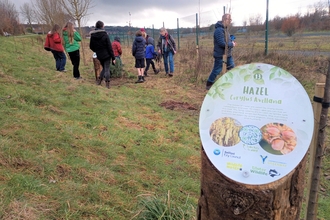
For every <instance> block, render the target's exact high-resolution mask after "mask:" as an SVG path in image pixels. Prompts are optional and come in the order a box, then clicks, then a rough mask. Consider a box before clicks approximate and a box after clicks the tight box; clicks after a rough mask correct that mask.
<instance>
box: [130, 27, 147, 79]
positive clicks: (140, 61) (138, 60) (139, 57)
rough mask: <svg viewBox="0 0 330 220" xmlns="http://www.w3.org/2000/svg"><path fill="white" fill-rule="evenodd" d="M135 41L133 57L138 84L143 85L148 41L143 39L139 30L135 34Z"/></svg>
mask: <svg viewBox="0 0 330 220" xmlns="http://www.w3.org/2000/svg"><path fill="white" fill-rule="evenodd" d="M135 36H136V37H135V39H134V42H133V46H132V55H133V56H134V57H135V68H136V69H137V71H138V80H137V81H136V83H142V82H144V81H145V79H144V75H143V74H144V67H145V45H146V40H145V39H144V37H142V32H141V31H140V30H138V31H137V32H136V34H135Z"/></svg>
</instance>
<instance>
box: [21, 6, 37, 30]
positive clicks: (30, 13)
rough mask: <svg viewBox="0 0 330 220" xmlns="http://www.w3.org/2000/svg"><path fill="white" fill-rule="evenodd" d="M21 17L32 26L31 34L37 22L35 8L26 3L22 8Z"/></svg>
mask: <svg viewBox="0 0 330 220" xmlns="http://www.w3.org/2000/svg"><path fill="white" fill-rule="evenodd" d="M20 9H21V15H22V17H23V18H24V20H25V21H26V23H27V24H28V25H29V26H30V29H31V33H32V32H33V26H32V23H33V22H35V21H36V16H35V11H34V10H33V7H32V6H31V5H30V4H29V3H24V4H23V5H22V6H21V7H20Z"/></svg>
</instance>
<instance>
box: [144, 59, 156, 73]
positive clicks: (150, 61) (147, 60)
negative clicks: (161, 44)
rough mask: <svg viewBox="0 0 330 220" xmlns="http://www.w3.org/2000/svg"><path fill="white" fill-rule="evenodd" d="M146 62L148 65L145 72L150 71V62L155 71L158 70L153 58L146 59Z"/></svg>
mask: <svg viewBox="0 0 330 220" xmlns="http://www.w3.org/2000/svg"><path fill="white" fill-rule="evenodd" d="M146 63H147V66H146V69H145V72H147V71H148V69H149V67H150V64H151V66H152V69H153V70H154V71H156V67H155V63H154V61H153V60H152V59H148V58H147V59H146Z"/></svg>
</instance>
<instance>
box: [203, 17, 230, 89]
mask: <svg viewBox="0 0 330 220" xmlns="http://www.w3.org/2000/svg"><path fill="white" fill-rule="evenodd" d="M230 23H231V15H230V14H224V15H223V16H222V20H221V21H218V22H217V23H216V24H215V30H214V34H213V44H214V49H213V57H214V64H213V69H212V71H211V73H210V76H209V78H208V79H207V82H206V90H209V89H210V88H211V86H212V85H213V84H214V82H215V79H216V78H217V76H218V75H219V74H220V73H221V71H222V63H223V55H225V49H226V47H227V49H228V52H227V54H226V55H227V60H226V62H227V70H230V69H232V68H234V66H235V64H234V59H233V57H232V48H233V47H235V45H236V43H235V42H234V41H232V40H231V38H230V34H229V33H228V31H227V30H226V29H227V28H228V26H229V25H230ZM226 34H227V35H228V36H227V39H228V42H227V43H226Z"/></svg>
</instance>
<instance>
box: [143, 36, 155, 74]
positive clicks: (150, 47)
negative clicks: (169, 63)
mask: <svg viewBox="0 0 330 220" xmlns="http://www.w3.org/2000/svg"><path fill="white" fill-rule="evenodd" d="M147 41H148V42H147V46H146V63H147V65H146V68H145V70H144V76H148V70H149V67H150V64H151V66H152V69H153V70H154V73H155V74H158V73H159V70H157V69H156V67H155V63H154V61H153V59H154V57H156V56H157V53H156V52H155V46H154V39H153V38H152V37H148V40H147Z"/></svg>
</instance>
